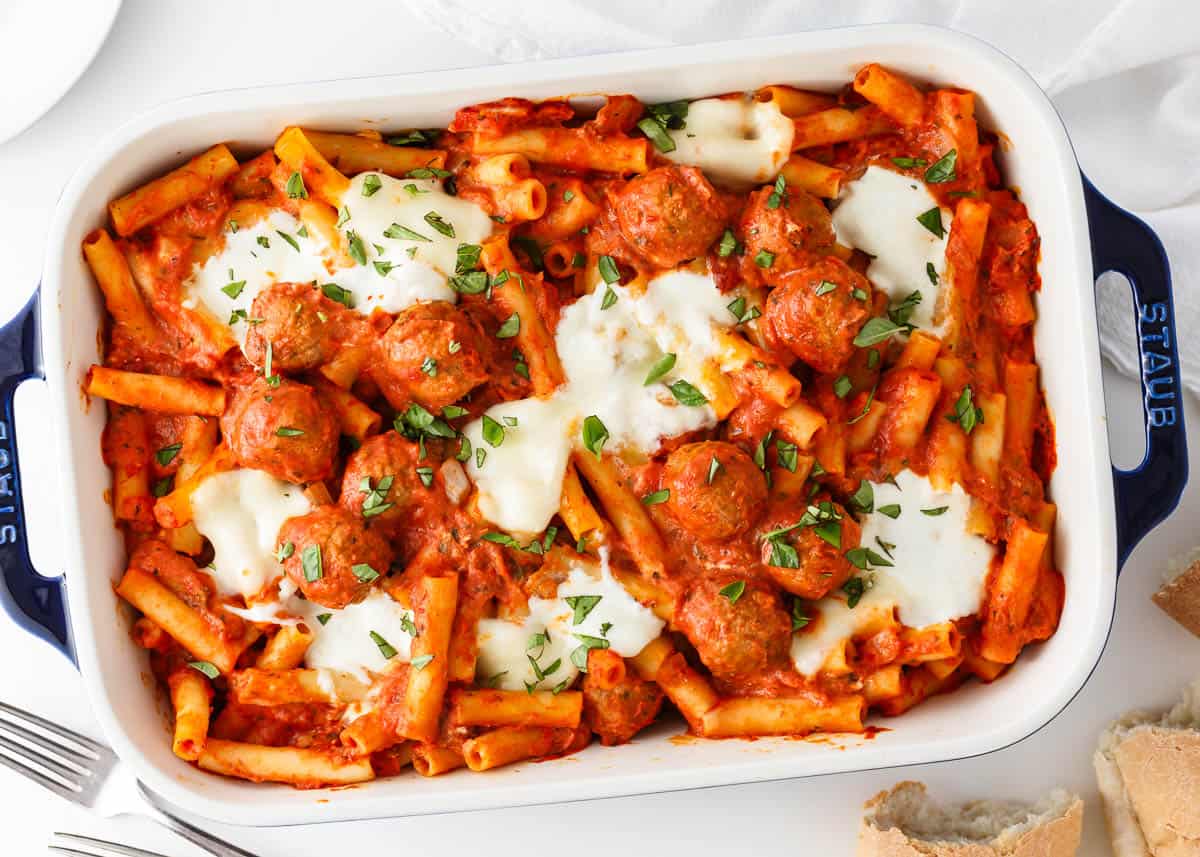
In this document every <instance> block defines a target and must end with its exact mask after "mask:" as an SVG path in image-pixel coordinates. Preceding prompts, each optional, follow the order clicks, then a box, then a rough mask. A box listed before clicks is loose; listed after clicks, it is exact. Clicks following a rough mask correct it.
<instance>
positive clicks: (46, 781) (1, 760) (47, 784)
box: [0, 753, 80, 803]
mask: <svg viewBox="0 0 1200 857" xmlns="http://www.w3.org/2000/svg"><path fill="white" fill-rule="evenodd" d="M0 765H3V766H4V767H6V768H8V769H9V770H10V771H16V772H17V773H18V774H21V775H22V776H25V777H28V778H29V779H31V780H33V781H34V782H35V783H37V784H38V785H39V786H42V787H43V788H47V789H50V791H52V792H54V793H55V794H56V795H58V796H59V797H63V798H66V799H67V800H69V801H71V802H73V803H79V802H80V795H79V792H78V791H77V790H76V789H73V788H71V787H70V786H67V785H64V784H63V783H60V782H59V781H58V780H56V779H53V778H52V777H48V776H46V775H45V774H43V773H42V772H41V771H39V770H37V769H35V768H31V767H29V766H28V765H26V764H24V763H23V762H21V761H20V760H19V759H13V758H11V757H9V756H5V755H4V754H3V753H0Z"/></svg>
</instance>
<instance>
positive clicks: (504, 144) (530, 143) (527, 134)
mask: <svg viewBox="0 0 1200 857" xmlns="http://www.w3.org/2000/svg"><path fill="white" fill-rule="evenodd" d="M469 145H470V147H471V150H472V151H474V152H475V153H476V154H479V155H493V154H495V155H498V154H505V153H515V154H520V155H524V156H525V157H527V158H528V159H529V160H531V161H534V162H535V163H539V164H549V165H551V166H555V167H565V168H567V169H575V170H600V171H603V172H611V173H644V172H646V170H647V156H648V154H649V141H647V140H645V139H641V138H633V137H620V136H616V135H612V136H605V137H597V136H595V135H593V134H590V133H588V132H587V131H586V130H585V129H583V128H523V129H521V130H519V131H513V132H511V133H509V134H502V135H500V136H492V135H488V134H473V135H471V138H470V140H469Z"/></svg>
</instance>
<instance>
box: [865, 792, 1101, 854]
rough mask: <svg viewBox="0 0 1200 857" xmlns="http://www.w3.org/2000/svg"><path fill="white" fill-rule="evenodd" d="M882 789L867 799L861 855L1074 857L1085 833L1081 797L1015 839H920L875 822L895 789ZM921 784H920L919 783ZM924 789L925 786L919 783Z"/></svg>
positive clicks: (1004, 837) (1002, 836)
mask: <svg viewBox="0 0 1200 857" xmlns="http://www.w3.org/2000/svg"><path fill="white" fill-rule="evenodd" d="M911 785H912V784H908V783H901V784H900V785H899V786H897V787H896V788H895V789H892V791H887V792H880V793H879V794H877V795H876V796H875V797H874V798H872V799H871V800H870V801H868V802H867V805H866V807H865V808H866V810H867V814H866V816H865V817H864V818H863V822H862V827H861V829H860V831H859V838H858V852H857V854H858V857H1072V855H1074V854H1075V853H1076V851H1077V850H1078V848H1079V840H1080V837H1081V836H1082V833H1083V801H1082V800H1081V799H1079V798H1075V800H1074V801H1073V802H1072V803H1071V804H1070V806H1069V807H1068V808H1067V810H1066V812H1064V813H1063V814H1061V815H1059V816H1056V817H1054V818H1052V819H1049V820H1047V821H1044V822H1042V823H1040V824H1038V825H1036V826H1035V827H1033V828H1031V829H1029V830H1027V831H1025V832H1024V833H1021V834H1020V835H1019V836H1017V837H1016V838H1015V839H1012V838H1011V837H1006V836H1004V835H1001V836H997V837H995V838H994V839H992V840H991V842H988V843H977V842H947V841H932V840H925V839H918V838H916V837H910V836H907V835H905V834H904V832H903V831H901V830H900V829H899V828H896V827H890V828H888V829H886V830H884V829H880V828H879V827H877V826H876V825H875V824H873V823H872V821H873V819H872V814H873V813H872V811H873V810H874V809H875V808H876V807H878V806H879V805H880V804H881V803H883V802H884V801H885V800H887V798H888V797H889V796H890V795H891V794H892V792H894V791H896V789H899V788H902V787H905V786H911ZM918 785H919V784H918ZM920 788H921V791H922V792H923V791H924V786H923V785H922V786H920Z"/></svg>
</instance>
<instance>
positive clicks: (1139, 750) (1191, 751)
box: [1093, 681, 1200, 857]
mask: <svg viewBox="0 0 1200 857" xmlns="http://www.w3.org/2000/svg"><path fill="white" fill-rule="evenodd" d="M1093 763H1094V765H1095V767H1096V779H1097V781H1098V783H1099V786H1100V796H1101V797H1102V798H1103V799H1104V815H1105V817H1106V818H1107V819H1108V830H1109V835H1110V836H1111V838H1112V842H1113V853H1114V854H1115V855H1116V857H1185V855H1187V857H1195V855H1200V681H1197V682H1194V683H1193V684H1192V685H1191V687H1189V688H1188V689H1187V690H1185V691H1184V694H1183V700H1182V701H1181V702H1180V703H1179V704H1178V705H1176V706H1175V707H1174V708H1172V709H1171V710H1170V711H1169V712H1167V713H1166V714H1147V713H1145V712H1133V713H1130V714H1127V715H1125V716H1124V717H1122V718H1121V719H1120V720H1117V721H1114V722H1113V724H1112V725H1111V726H1110V727H1109V728H1108V729H1107V730H1106V731H1105V732H1104V734H1103V735H1101V736H1100V746H1099V748H1098V749H1097V750H1096V755H1095V756H1094V757H1093Z"/></svg>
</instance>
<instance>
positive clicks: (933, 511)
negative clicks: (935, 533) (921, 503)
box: [921, 506, 950, 518]
mask: <svg viewBox="0 0 1200 857" xmlns="http://www.w3.org/2000/svg"><path fill="white" fill-rule="evenodd" d="M949 509H950V507H949V506H938V507H937V508H934V509H922V510H921V514H922V515H928V516H929V517H931V518H936V517H937V516H938V515H944V514H946V512H947V511H948V510H949Z"/></svg>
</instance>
